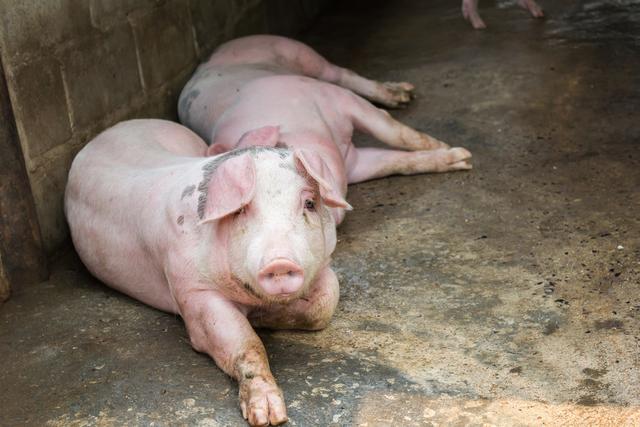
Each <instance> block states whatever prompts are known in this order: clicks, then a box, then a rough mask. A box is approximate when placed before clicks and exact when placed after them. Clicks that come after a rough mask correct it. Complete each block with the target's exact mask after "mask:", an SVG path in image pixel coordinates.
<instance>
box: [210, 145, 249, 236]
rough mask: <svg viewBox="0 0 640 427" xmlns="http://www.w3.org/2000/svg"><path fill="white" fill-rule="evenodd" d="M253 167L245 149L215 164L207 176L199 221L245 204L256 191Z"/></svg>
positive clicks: (225, 213) (213, 218)
mask: <svg viewBox="0 0 640 427" xmlns="http://www.w3.org/2000/svg"><path fill="white" fill-rule="evenodd" d="M255 184H256V171H255V165H254V163H253V158H252V157H251V155H249V154H248V153H246V154H242V155H240V156H236V157H231V158H229V159H227V160H225V161H223V162H222V163H220V164H219V165H218V167H217V168H216V169H215V171H214V172H213V176H212V177H211V179H210V180H209V185H208V189H207V199H206V202H205V205H204V212H203V214H202V215H201V218H202V221H201V222H200V223H201V224H202V223H206V222H210V221H215V220H218V219H220V218H223V217H225V216H227V215H229V214H231V213H233V212H235V211H237V210H239V209H241V208H242V207H244V206H245V205H247V204H248V203H249V202H250V201H251V199H253V194H254V192H255Z"/></svg>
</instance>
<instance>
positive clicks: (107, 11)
mask: <svg viewBox="0 0 640 427" xmlns="http://www.w3.org/2000/svg"><path fill="white" fill-rule="evenodd" d="M161 3H164V0H89V9H90V15H91V25H93V26H94V27H95V28H98V29H100V30H101V31H106V30H108V29H110V28H111V27H113V26H117V25H119V24H122V23H124V22H126V21H127V16H128V15H129V14H130V13H132V12H134V11H136V10H141V9H150V8H152V7H154V6H157V5H158V4H161Z"/></svg>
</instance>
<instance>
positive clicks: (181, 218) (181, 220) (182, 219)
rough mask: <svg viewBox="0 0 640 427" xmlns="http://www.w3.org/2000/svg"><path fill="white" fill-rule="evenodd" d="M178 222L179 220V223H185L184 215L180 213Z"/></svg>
mask: <svg viewBox="0 0 640 427" xmlns="http://www.w3.org/2000/svg"><path fill="white" fill-rule="evenodd" d="M177 222H178V225H182V224H184V215H180V216H179V217H178V221H177Z"/></svg>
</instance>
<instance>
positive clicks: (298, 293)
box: [244, 278, 309, 304]
mask: <svg viewBox="0 0 640 427" xmlns="http://www.w3.org/2000/svg"><path fill="white" fill-rule="evenodd" d="M308 282H309V280H305V281H304V283H303V284H302V286H300V287H298V288H297V290H295V291H293V292H278V293H269V292H267V291H266V290H265V289H264V288H263V287H262V286H260V284H259V283H258V280H257V278H254V279H253V280H250V281H247V282H244V289H245V290H246V291H247V292H248V293H249V294H251V295H252V296H254V297H255V298H257V299H259V300H260V301H263V302H264V303H265V304H288V303H290V302H291V301H293V300H296V299H298V298H300V297H303V296H304V295H305V293H306V292H307V291H308V289H309V284H308Z"/></svg>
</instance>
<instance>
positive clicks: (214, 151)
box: [207, 144, 229, 156]
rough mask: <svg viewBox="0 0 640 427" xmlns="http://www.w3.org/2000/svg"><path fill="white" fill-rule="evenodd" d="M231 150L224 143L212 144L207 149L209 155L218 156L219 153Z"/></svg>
mask: <svg viewBox="0 0 640 427" xmlns="http://www.w3.org/2000/svg"><path fill="white" fill-rule="evenodd" d="M227 151H229V149H228V148H227V147H225V145H224V144H211V145H210V146H209V148H208V149H207V156H217V155H218V154H222V153H225V152H227Z"/></svg>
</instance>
